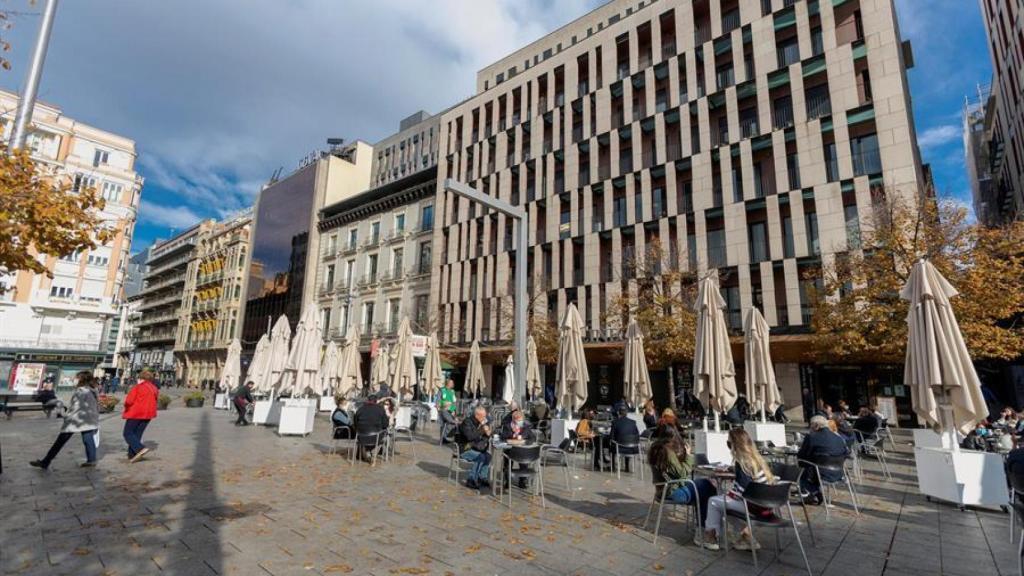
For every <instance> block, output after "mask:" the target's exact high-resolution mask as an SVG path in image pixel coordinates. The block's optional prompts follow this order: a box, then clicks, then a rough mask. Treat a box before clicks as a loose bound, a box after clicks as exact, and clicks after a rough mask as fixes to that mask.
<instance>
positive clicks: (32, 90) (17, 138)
mask: <svg viewBox="0 0 1024 576" xmlns="http://www.w3.org/2000/svg"><path fill="white" fill-rule="evenodd" d="M56 14H57V0H46V6H45V7H44V8H43V19H42V21H41V22H40V23H39V36H38V37H37V38H36V45H35V48H33V49H32V63H31V65H30V66H29V69H28V74H26V75H25V91H24V93H22V95H21V100H20V101H19V102H18V114H17V116H15V118H14V130H12V131H11V142H10V149H11V150H12V151H13V150H17V149H18V148H21V147H23V146H24V145H25V138H27V137H28V126H29V124H30V123H31V122H32V111H33V110H34V109H35V106H36V95H37V94H38V93H39V79H40V78H41V77H42V75H43V63H44V62H45V61H46V49H47V48H48V47H49V45H50V32H51V31H52V30H53V18H54V16H55V15H56Z"/></svg>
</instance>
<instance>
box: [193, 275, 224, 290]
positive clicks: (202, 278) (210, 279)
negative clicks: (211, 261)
mask: <svg viewBox="0 0 1024 576" xmlns="http://www.w3.org/2000/svg"><path fill="white" fill-rule="evenodd" d="M223 279H224V272H223V271H217V272H213V273H210V274H201V275H199V276H198V277H197V278H196V287H197V288H198V287H200V286H206V285H207V284H213V283H214V282H220V281H221V280H223Z"/></svg>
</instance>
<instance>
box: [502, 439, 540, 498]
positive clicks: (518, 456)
mask: <svg viewBox="0 0 1024 576" xmlns="http://www.w3.org/2000/svg"><path fill="white" fill-rule="evenodd" d="M503 457H504V458H505V462H504V467H505V478H506V479H507V480H508V507H509V508H512V492H513V490H514V486H515V485H514V484H513V483H512V481H513V480H520V479H526V480H527V481H528V482H533V489H534V495H535V496H537V495H539V496H540V505H541V507H542V508H547V503H546V501H545V499H544V468H543V467H542V466H541V447H540V446H529V447H527V446H509V447H508V448H507V449H505V452H504V455H503ZM513 464H516V465H518V468H516V469H515V470H513V466H512V465H513Z"/></svg>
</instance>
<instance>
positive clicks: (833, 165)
mask: <svg viewBox="0 0 1024 576" xmlns="http://www.w3.org/2000/svg"><path fill="white" fill-rule="evenodd" d="M852 145H853V144H852V142H851V146H852ZM838 180H839V160H838V159H837V158H836V143H835V142H826V143H825V181H827V182H836V181H838Z"/></svg>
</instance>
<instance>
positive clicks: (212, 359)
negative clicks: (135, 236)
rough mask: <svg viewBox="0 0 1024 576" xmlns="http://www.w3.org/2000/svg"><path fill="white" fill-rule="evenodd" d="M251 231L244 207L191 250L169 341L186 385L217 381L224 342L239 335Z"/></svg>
mask: <svg viewBox="0 0 1024 576" xmlns="http://www.w3.org/2000/svg"><path fill="white" fill-rule="evenodd" d="M251 232H252V211H251V210H247V211H245V212H243V213H241V214H238V215H237V216H233V217H230V218H227V219H225V220H223V221H220V222H217V223H216V224H214V225H213V226H211V227H209V228H208V229H207V230H206V231H205V232H204V233H203V234H202V235H201V236H200V238H199V242H198V245H197V246H196V249H195V250H194V251H193V253H192V254H193V257H192V259H191V261H190V262H189V265H188V271H187V272H186V282H185V290H184V294H183V298H182V306H181V310H180V312H179V321H178V334H177V337H176V338H175V346H174V352H175V361H176V363H177V364H178V367H179V372H180V373H181V374H182V380H183V381H184V383H185V384H186V385H187V386H189V387H199V386H203V385H204V384H205V385H206V387H207V388H209V387H210V386H211V385H213V384H214V383H216V382H219V381H220V373H221V370H222V369H223V367H224V362H225V360H226V359H227V349H228V345H230V344H231V341H232V340H234V339H235V338H238V337H239V336H240V334H241V331H242V315H241V309H242V303H243V302H244V299H243V294H244V286H245V280H246V275H247V272H248V269H249V255H250V253H251V252H250V245H249V242H250V238H251Z"/></svg>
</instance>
